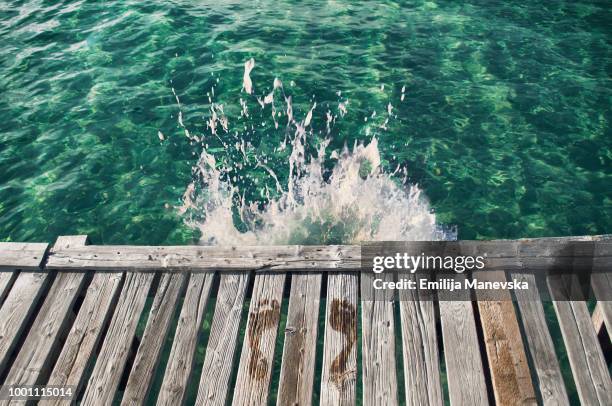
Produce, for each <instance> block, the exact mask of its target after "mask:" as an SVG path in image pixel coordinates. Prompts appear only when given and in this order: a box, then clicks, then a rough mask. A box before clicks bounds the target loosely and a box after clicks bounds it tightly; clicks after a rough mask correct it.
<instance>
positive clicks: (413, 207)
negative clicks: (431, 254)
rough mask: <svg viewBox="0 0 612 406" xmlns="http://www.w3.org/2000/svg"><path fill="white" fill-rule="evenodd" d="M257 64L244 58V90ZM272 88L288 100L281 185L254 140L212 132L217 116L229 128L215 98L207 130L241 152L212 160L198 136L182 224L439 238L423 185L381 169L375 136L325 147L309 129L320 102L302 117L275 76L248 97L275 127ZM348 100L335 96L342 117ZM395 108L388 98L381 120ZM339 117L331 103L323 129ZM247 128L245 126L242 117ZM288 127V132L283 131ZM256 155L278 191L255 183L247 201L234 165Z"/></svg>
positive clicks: (334, 235)
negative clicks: (267, 111)
mask: <svg viewBox="0 0 612 406" xmlns="http://www.w3.org/2000/svg"><path fill="white" fill-rule="evenodd" d="M254 65H255V61H254V60H252V59H251V60H249V61H247V63H245V73H244V80H243V82H244V83H243V86H244V90H245V91H246V92H247V93H249V94H250V93H251V92H252V86H253V84H252V82H251V79H250V77H249V73H250V71H251V70H252V68H253V67H254ZM277 89H281V90H280V91H282V95H283V98H284V100H285V104H286V109H285V113H286V117H287V127H286V131H285V140H284V141H283V143H281V145H279V147H277V149H276V151H279V152H280V151H283V150H284V149H285V148H286V147H287V146H289V147H290V148H291V150H290V155H289V158H288V162H287V173H288V177H287V181H286V184H281V182H280V180H279V177H278V176H277V174H276V173H275V172H274V170H273V169H272V168H271V167H270V166H268V164H267V163H268V160H267V158H265V157H262V158H260V157H257V155H256V151H255V149H254V147H253V146H252V145H251V144H250V143H248V142H245V141H244V139H239V141H237V142H232V143H230V144H225V143H224V142H223V140H222V138H221V136H220V135H219V134H218V131H217V123H220V124H221V126H222V127H223V129H224V131H225V133H227V132H228V129H227V123H228V121H227V118H226V117H225V115H224V113H223V107H222V106H221V105H218V104H213V105H212V107H211V109H210V113H211V116H210V119H209V121H208V129H209V131H210V132H211V135H214V136H215V137H216V138H218V139H220V140H222V142H223V144H224V145H226V148H227V145H233V146H234V147H235V148H236V151H237V152H238V154H239V155H240V156H242V157H243V159H240V160H239V161H237V162H234V163H233V164H232V165H233V168H232V167H227V168H226V167H224V166H223V165H222V164H220V163H219V162H217V159H216V158H215V156H214V155H213V154H212V153H209V152H208V151H207V149H208V147H207V146H206V144H204V142H202V148H203V150H202V152H201V155H200V158H199V160H198V163H197V164H196V166H195V167H194V168H193V174H194V179H193V181H192V182H191V183H190V184H189V185H188V187H187V189H186V191H185V193H184V196H183V205H182V206H181V207H180V208H179V212H180V213H181V214H184V215H185V217H186V219H187V220H186V221H187V223H188V224H189V225H190V226H192V227H195V228H198V229H199V230H200V231H201V243H202V244H231V245H237V244H240V245H269V244H334V243H342V244H351V243H359V242H362V241H375V240H436V239H442V238H444V233H443V232H442V231H441V228H440V227H439V226H438V225H437V224H436V217H435V214H434V213H433V212H432V210H431V208H430V206H429V203H428V201H427V199H426V198H425V197H424V196H423V193H422V192H421V190H420V189H419V188H418V187H417V186H416V185H409V184H407V183H406V178H405V177H406V173H405V171H404V172H401V171H399V170H396V171H395V172H393V173H386V172H385V171H384V170H383V168H382V166H381V157H380V152H379V148H378V139H377V138H376V137H372V138H371V140H370V142H369V143H355V144H354V145H353V146H352V148H349V147H347V146H345V147H344V149H342V150H340V151H338V150H334V151H331V153H329V154H328V152H327V149H328V146H329V142H330V140H329V139H326V140H324V141H318V142H317V141H316V140H315V139H316V137H314V131H315V130H314V129H313V128H312V126H313V125H315V124H316V123H313V111H314V110H315V108H316V106H317V104H316V103H313V104H312V106H311V108H310V109H309V110H308V111H307V112H306V114H305V116H304V119H303V120H299V119H298V118H296V117H295V113H294V110H293V105H292V99H291V96H290V95H286V94H285V93H284V89H282V83H281V81H280V80H279V79H277V78H276V79H275V80H274V84H273V88H272V91H271V92H270V93H268V95H267V96H265V97H264V98H263V100H262V99H261V98H260V97H261V96H259V97H257V96H253V98H254V99H256V100H257V102H258V103H259V104H260V106H261V107H262V108H266V105H268V104H271V105H272V118H273V120H274V124H275V128H277V127H278V123H277V122H276V120H275V116H276V110H275V106H274V99H275V98H274V92H275V90H277ZM402 93H403V92H402ZM175 96H176V95H175ZM177 103H179V102H178V97H177ZM347 104H348V100H346V101H344V102H341V103H339V105H338V111H339V115H340V117H342V116H344V115H345V114H346V113H347ZM240 106H241V117H242V119H243V120H244V119H246V118H247V117H248V110H247V102H246V101H245V100H243V99H240ZM179 107H180V105H179ZM392 110H393V106H392V105H391V103H389V104H388V106H387V113H388V117H386V119H387V121H385V123H384V124H386V123H387V122H388V119H389V117H390V116H391V113H392ZM279 113H280V112H279ZM278 116H279V117H280V114H279V115H278ZM372 117H374V114H373V115H372ZM336 118H337V116H335V115H332V113H331V111H329V110H328V111H327V112H326V113H325V122H324V123H322V125H324V126H325V131H326V134H330V126H331V125H332V124H333V123H335V120H336ZM179 121H180V123H179V125H180V127H182V128H183V129H185V128H184V125H183V122H182V114H179ZM241 125H243V124H241ZM244 128H245V130H246V129H247V125H246V123H245V124H244ZM251 129H252V126H251ZM185 130H186V129H185ZM230 133H231V132H230ZM230 133H228V135H225V134H224V135H223V137H224V138H226V137H228V136H229V134H230ZM290 133H292V134H293V137H291V136H290V135H288V134H290ZM287 138H289V139H287ZM202 139H204V137H203V138H202ZM313 144H314V145H313ZM315 145H316V151H317V152H316V154H315V155H316V156H309V155H308V153H307V151H309V150H313V147H314V146H315ZM253 157H254V160H255V163H254V164H255V168H261V170H263V171H265V173H267V175H266V176H270V178H269V179H270V180H271V181H273V182H274V185H275V192H271V191H270V190H268V187H267V186H263V185H259V186H260V189H261V188H262V187H263V190H262V198H263V200H262V201H259V202H247V199H246V197H245V195H246V193H245V192H244V191H241V190H240V189H239V187H238V186H237V185H238V183H237V182H236V170H235V169H236V168H242V167H243V165H249V164H251V165H253V163H252V158H253ZM329 160H335V161H336V162H335V165H334V167H333V169H331V170H328V169H326V168H327V167H329V165H327V166H326V165H325V163H326V162H328V161H329ZM250 161H251V162H250ZM398 173H400V174H401V173H403V175H404V179H399V178H398V177H397V176H396V175H397V174H398ZM253 182H256V181H255V180H254V181H253ZM253 186H254V185H253V184H251V185H249V187H253ZM238 219H239V220H238ZM237 222H238V223H239V224H238V225H237Z"/></svg>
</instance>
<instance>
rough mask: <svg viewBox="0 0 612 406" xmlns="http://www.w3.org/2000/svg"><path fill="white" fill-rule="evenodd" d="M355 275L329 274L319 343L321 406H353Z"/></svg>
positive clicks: (355, 338)
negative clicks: (323, 331)
mask: <svg viewBox="0 0 612 406" xmlns="http://www.w3.org/2000/svg"><path fill="white" fill-rule="evenodd" d="M357 281H358V275H357V274H356V273H331V274H330V275H329V276H328V280H327V300H326V301H327V306H326V311H325V336H324V341H323V372H322V376H321V405H342V406H344V405H354V404H355V401H356V398H355V387H356V382H357V319H358V315H357V292H358V286H357Z"/></svg>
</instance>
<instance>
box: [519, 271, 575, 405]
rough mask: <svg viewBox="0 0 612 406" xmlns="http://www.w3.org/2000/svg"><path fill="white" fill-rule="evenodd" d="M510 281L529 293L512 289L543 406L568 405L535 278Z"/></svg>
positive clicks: (520, 278) (522, 276)
mask: <svg viewBox="0 0 612 406" xmlns="http://www.w3.org/2000/svg"><path fill="white" fill-rule="evenodd" d="M511 277H512V278H513V279H516V280H518V281H519V282H522V281H524V282H526V283H527V284H528V286H530V287H533V288H530V289H516V290H515V291H514V294H515V296H516V301H517V305H518V308H519V311H520V314H521V321H522V325H523V331H524V334H525V337H526V339H527V346H528V349H529V353H530V355H531V359H532V362H533V366H534V369H535V375H536V379H537V386H538V389H539V392H540V396H541V398H542V403H543V404H544V405H550V406H553V405H559V406H563V405H569V399H568V397H567V391H566V389H565V384H564V382H563V375H561V368H560V367H559V361H558V360H557V355H556V353H555V345H554V343H553V341H552V337H551V335H550V332H549V330H548V325H547V323H546V315H545V313H544V308H543V307H542V301H541V298H540V293H539V292H538V289H536V288H535V287H536V278H535V276H534V275H533V274H529V273H524V274H523V273H512V274H511Z"/></svg>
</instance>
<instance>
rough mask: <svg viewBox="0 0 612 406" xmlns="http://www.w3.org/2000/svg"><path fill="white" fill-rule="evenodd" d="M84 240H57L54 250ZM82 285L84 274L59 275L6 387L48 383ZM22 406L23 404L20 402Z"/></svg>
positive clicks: (61, 273)
mask: <svg viewBox="0 0 612 406" xmlns="http://www.w3.org/2000/svg"><path fill="white" fill-rule="evenodd" d="M86 241H87V236H84V235H82V236H63V237H58V239H57V242H56V243H55V245H54V248H53V249H59V248H62V247H68V246H78V245H84V244H85V243H86ZM84 281H85V274H84V273H83V272H70V273H64V272H58V274H57V276H56V277H55V280H54V281H53V285H52V286H51V289H50V290H49V293H48V294H47V296H46V298H45V300H44V302H43V305H42V307H41V308H40V311H39V312H38V314H37V316H36V319H35V320H34V323H33V324H32V328H31V329H30V331H29V333H28V335H27V337H26V339H25V341H24V343H23V344H22V345H21V348H20V349H19V352H18V354H17V357H16V359H15V362H14V363H13V365H12V367H11V370H10V372H9V374H8V376H7V377H6V379H5V384H7V385H40V384H42V383H45V382H46V381H47V378H48V376H49V374H50V372H51V370H50V367H51V366H52V365H53V363H54V362H55V359H56V357H57V355H58V352H59V349H60V340H61V339H62V338H63V337H65V335H66V333H67V330H68V328H69V326H70V322H71V314H72V306H73V305H74V303H75V301H76V299H77V297H78V295H79V294H80V292H81V288H82V287H83V284H84ZM20 403H25V402H20Z"/></svg>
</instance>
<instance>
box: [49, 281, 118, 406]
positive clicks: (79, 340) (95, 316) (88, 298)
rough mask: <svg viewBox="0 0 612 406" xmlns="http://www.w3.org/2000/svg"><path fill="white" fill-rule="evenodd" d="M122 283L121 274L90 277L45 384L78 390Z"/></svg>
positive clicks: (58, 401)
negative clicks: (81, 301)
mask: <svg viewBox="0 0 612 406" xmlns="http://www.w3.org/2000/svg"><path fill="white" fill-rule="evenodd" d="M122 282H123V274H121V273H114V274H112V273H97V274H95V275H94V276H93V278H92V281H91V283H90V284H89V286H88V287H87V291H86V292H85V298H84V300H83V303H82V304H81V308H80V309H79V313H78V314H77V317H76V319H75V320H74V323H73V324H72V328H71V329H70V333H69V334H68V337H67V338H66V342H65V344H64V346H63V348H62V352H61V353H60V355H59V357H58V359H57V362H56V363H55V366H54V367H53V372H51V376H50V377H49V382H48V385H57V386H73V387H74V388H75V392H76V393H80V391H81V389H82V387H83V385H84V384H85V371H86V370H87V369H88V368H89V367H90V365H91V364H92V363H93V360H94V351H95V350H96V348H97V347H98V344H99V343H100V340H101V338H102V332H103V330H104V327H105V326H106V325H107V324H108V322H109V320H110V318H111V316H112V313H113V309H114V307H115V303H116V301H117V297H118V295H119V292H120V291H121V284H122ZM63 403H65V402H63V401H62V400H46V401H41V402H40V404H41V405H61V404H63Z"/></svg>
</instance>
